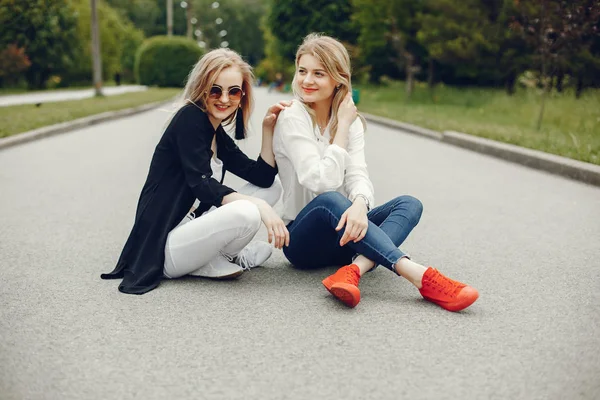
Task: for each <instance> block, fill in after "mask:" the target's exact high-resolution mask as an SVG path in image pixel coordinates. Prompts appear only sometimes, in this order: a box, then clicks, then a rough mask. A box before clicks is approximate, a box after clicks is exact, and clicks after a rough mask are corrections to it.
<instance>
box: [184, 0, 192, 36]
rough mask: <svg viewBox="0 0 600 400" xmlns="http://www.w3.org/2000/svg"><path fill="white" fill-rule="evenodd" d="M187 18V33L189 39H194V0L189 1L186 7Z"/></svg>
mask: <svg viewBox="0 0 600 400" xmlns="http://www.w3.org/2000/svg"><path fill="white" fill-rule="evenodd" d="M185 18H186V19H187V33H186V36H187V38H188V39H193V36H192V35H193V30H194V28H193V26H192V1H191V0H190V1H188V3H187V7H186V9H185Z"/></svg>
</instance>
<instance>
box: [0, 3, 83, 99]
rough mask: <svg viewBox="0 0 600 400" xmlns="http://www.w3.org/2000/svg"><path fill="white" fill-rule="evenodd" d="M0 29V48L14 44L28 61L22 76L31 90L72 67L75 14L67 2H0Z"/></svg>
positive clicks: (44, 84) (74, 44) (74, 43)
mask: <svg viewBox="0 0 600 400" xmlns="http://www.w3.org/2000/svg"><path fill="white" fill-rule="evenodd" d="M88 7H89V4H88ZM0 26H1V27H2V29H1V30H0V49H1V48H6V47H7V46H8V45H9V44H14V45H16V46H17V47H19V48H24V49H25V54H26V55H27V57H28V58H29V60H30V61H31V66H30V67H29V68H28V69H27V71H26V73H25V76H26V79H27V82H28V84H29V86H30V87H31V88H43V87H45V86H46V81H47V80H48V78H49V77H50V76H51V75H52V74H61V73H63V72H64V71H65V70H66V69H67V68H68V67H69V66H70V65H71V64H72V62H73V53H74V51H75V48H76V46H77V44H78V40H77V36H76V14H75V12H74V10H73V8H72V7H71V5H70V2H68V1H67V0H27V1H15V0H0Z"/></svg>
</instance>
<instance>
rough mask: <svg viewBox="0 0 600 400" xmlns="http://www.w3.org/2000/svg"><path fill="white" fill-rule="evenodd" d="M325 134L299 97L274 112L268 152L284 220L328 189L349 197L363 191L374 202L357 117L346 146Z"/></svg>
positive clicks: (327, 131)
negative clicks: (279, 187)
mask: <svg viewBox="0 0 600 400" xmlns="http://www.w3.org/2000/svg"><path fill="white" fill-rule="evenodd" d="M330 138H331V137H330V132H329V127H327V128H326V129H325V132H324V133H323V135H321V133H320V132H319V128H318V127H317V126H313V122H312V120H311V117H310V114H309V113H308V111H307V110H306V109H305V108H304V106H303V105H302V104H301V103H300V102H299V101H298V100H294V102H293V103H292V105H291V106H290V107H288V108H286V109H285V110H283V111H281V113H280V114H279V117H278V118H277V124H276V125H275V135H274V138H273V152H274V153H275V161H276V162H277V167H278V168H279V177H280V178H281V183H282V185H283V215H282V219H283V220H284V222H285V223H286V224H287V223H288V222H290V221H292V220H294V219H295V218H296V216H297V215H298V213H299V212H300V211H301V210H302V209H303V208H304V206H306V205H307V204H308V203H309V202H310V201H311V200H312V199H314V198H315V197H316V196H317V195H319V194H321V193H324V192H328V191H338V192H340V193H342V194H343V195H344V196H346V197H348V199H349V200H350V201H352V202H353V201H354V200H355V199H356V197H357V196H358V195H363V196H365V197H366V198H367V199H368V201H369V205H370V206H371V207H372V206H373V205H374V204H375V199H374V197H373V184H372V183H371V180H370V179H369V173H368V171H367V163H366V162H365V153H364V149H365V138H364V128H363V124H362V121H361V120H360V118H357V119H356V120H355V121H354V122H353V123H352V125H351V126H350V132H349V135H348V147H347V150H346V149H343V148H342V147H340V146H338V145H336V144H330V143H329V140H330Z"/></svg>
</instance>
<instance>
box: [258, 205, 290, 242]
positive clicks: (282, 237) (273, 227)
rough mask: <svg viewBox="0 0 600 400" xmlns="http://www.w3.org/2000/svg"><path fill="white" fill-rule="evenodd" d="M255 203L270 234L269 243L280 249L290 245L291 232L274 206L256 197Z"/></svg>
mask: <svg viewBox="0 0 600 400" xmlns="http://www.w3.org/2000/svg"><path fill="white" fill-rule="evenodd" d="M254 204H256V205H257V206H258V211H260V219H261V220H262V222H263V224H265V227H266V228H267V232H268V234H269V243H273V246H275V247H276V248H278V249H281V248H282V247H283V246H284V245H285V246H289V245H290V233H289V232H288V230H287V228H286V226H285V224H284V223H283V220H282V219H281V218H280V217H279V215H277V213H276V212H275V210H273V207H271V206H270V205H269V204H268V203H267V202H266V201H264V200H260V199H256V201H254Z"/></svg>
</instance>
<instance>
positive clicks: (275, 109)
mask: <svg viewBox="0 0 600 400" xmlns="http://www.w3.org/2000/svg"><path fill="white" fill-rule="evenodd" d="M291 104H292V102H291V100H290V101H280V102H279V103H277V104H274V105H272V106H271V107H269V109H268V110H267V114H266V115H265V118H264V119H263V123H262V129H263V135H264V134H265V133H266V134H271V135H273V132H274V130H275V123H276V122H277V117H278V116H279V113H280V112H281V110H283V109H284V108H286V107H289V106H290V105H291Z"/></svg>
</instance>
